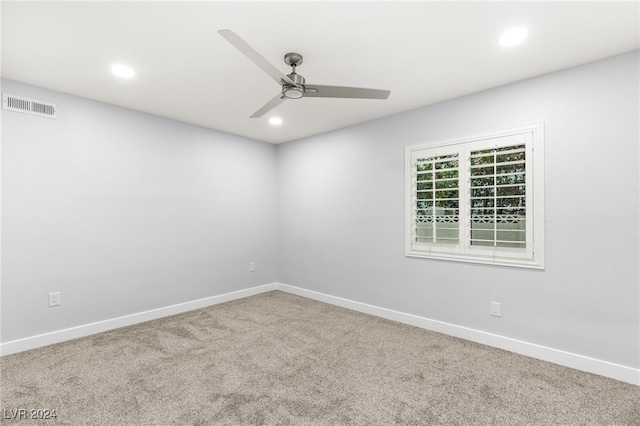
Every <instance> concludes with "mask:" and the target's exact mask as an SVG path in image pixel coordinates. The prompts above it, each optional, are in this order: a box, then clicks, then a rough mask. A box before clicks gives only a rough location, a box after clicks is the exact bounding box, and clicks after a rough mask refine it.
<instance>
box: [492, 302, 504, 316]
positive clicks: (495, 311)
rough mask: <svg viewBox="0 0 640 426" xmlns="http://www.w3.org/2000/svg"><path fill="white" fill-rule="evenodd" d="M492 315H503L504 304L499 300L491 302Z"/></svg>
mask: <svg viewBox="0 0 640 426" xmlns="http://www.w3.org/2000/svg"><path fill="white" fill-rule="evenodd" d="M491 316H494V317H501V316H502V304H501V303H499V302H491Z"/></svg>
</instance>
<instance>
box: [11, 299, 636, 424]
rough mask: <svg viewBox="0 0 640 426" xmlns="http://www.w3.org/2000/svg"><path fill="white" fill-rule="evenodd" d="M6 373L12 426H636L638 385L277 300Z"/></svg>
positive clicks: (158, 324)
mask: <svg viewBox="0 0 640 426" xmlns="http://www.w3.org/2000/svg"><path fill="white" fill-rule="evenodd" d="M0 367H1V370H0V371H1V376H0V378H1V386H2V389H1V393H0V407H1V408H2V411H0V420H1V422H2V423H3V424H30V423H34V424H66V425H176V424H188V425H296V426H297V425H599V426H600V425H640V388H639V387H636V386H633V385H630V384H626V383H622V382H618V381H616V380H612V379H608V378H605V377H600V376H597V375H593V374H589V373H585V372H580V371H577V370H573V369H569V368H565V367H561V366H558V365H554V364H550V363H546V362H543V361H538V360H534V359H531V358H527V357H524V356H520V355H517V354H513V353H510V352H506V351H502V350H499V349H494V348H490V347H487V346H483V345H479V344H476V343H472V342H468V341H465V340H461V339H456V338H453V337H449V336H446V335H442V334H437V333H433V332H429V331H425V330H422V329H419V328H415V327H411V326H407V325H403V324H399V323H396V322H393V321H388V320H384V319H380V318H376V317H373V316H369V315H365V314H361V313H358V312H354V311H350V310H347V309H342V308H338V307H335V306H331V305H327V304H323V303H320V302H315V301H312V300H308V299H305V298H301V297H297V296H293V295H290V294H286V293H282V292H278V291H274V292H270V293H265V294H261V295H258V296H253V297H249V298H246V299H241V300H236V301H233V302H228V303H224V304H220V305H215V306H211V307H208V308H204V309H199V310H195V311H190V312H187V313H183V314H179V315H175V316H171V317H167V318H162V319H159V320H154V321H149V322H146V323H142V324H137V325H134V326H130V327H125V328H121V329H118V330H113V331H108V332H104V333H100V334H96V335H93V336H89V337H85V338H80V339H76V340H72V341H68V342H64V343H60V344H56V345H52V346H48V347H44V348H39V349H35V350H31V351H27V352H22V353H18V354H14V355H9V356H5V357H2V358H0ZM17 409H25V410H26V412H27V416H30V410H38V409H41V410H42V409H49V410H53V409H55V410H56V415H57V417H56V418H55V419H51V420H28V419H27V420H24V419H12V418H10V417H11V416H12V415H15V413H16V411H15V410H17ZM35 413H36V415H37V414H38V412H35ZM40 413H42V412H40ZM8 417H9V418H8Z"/></svg>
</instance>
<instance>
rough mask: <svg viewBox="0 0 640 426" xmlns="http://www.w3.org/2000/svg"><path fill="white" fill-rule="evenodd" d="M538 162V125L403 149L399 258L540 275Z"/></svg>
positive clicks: (541, 171) (540, 176)
mask: <svg viewBox="0 0 640 426" xmlns="http://www.w3.org/2000/svg"><path fill="white" fill-rule="evenodd" d="M534 145H537V147H536V151H535V154H534ZM543 161H544V157H543V134H542V125H536V126H528V127H525V128H519V129H512V130H509V131H504V132H496V133H493V134H490V135H479V136H476V137H472V138H465V139H463V140H459V141H449V142H445V143H442V144H438V145H429V146H422V147H411V148H407V194H406V197H407V219H406V221H407V248H406V254H407V255H408V256H418V257H433V258H440V259H448V260H464V261H471V262H480V263H493V264H504V265H510V266H524V267H533V268H542V267H543V248H544V246H543V240H544V230H543V226H544V217H543V215H544V210H543V207H544V205H543V203H544V198H543V195H544V194H543V193H542V190H543V188H544V168H543ZM536 190H537V191H536Z"/></svg>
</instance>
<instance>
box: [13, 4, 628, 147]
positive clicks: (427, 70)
mask: <svg viewBox="0 0 640 426" xmlns="http://www.w3.org/2000/svg"><path fill="white" fill-rule="evenodd" d="M1 7H2V11H1V12H2V77H3V78H7V79H11V80H16V81H20V82H24V83H29V84H32V85H36V86H41V87H45V88H49V89H53V90H58V91H62V92H66V93H70V94H74V95H78V96H83V97H87V98H92V99H96V100H99V101H103V102H108V103H111V104H115V105H120V106H123V107H127V108H132V109H136V110H140V111H144V112H148V113H151V114H156V115H160V116H164V117H170V118H173V119H177V120H182V121H185V122H188V123H193V124H197V125H200V126H204V127H208V128H213V129H217V130H221V131H225V132H229V133H233V134H237V135H242V136H246V137H249V138H253V139H257V140H262V141H267V142H272V143H280V142H285V141H290V140H295V139H300V138H303V137H306V136H310V135H314V134H319V133H323V132H327V131H330V130H334V129H338V128H341V127H345V126H349V125H353V124H357V123H361V122H364V121H368V120H373V119H377V118H380V117H385V116H389V115H392V114H397V113H399V112H402V111H407V110H410V109H414V108H418V107H420V106H424V105H428V104H432V103H435V102H439V101H443V100H446V99H451V98H454V97H458V96H461V95H465V94H468V93H473V92H477V91H481V90H484V89H488V88H491V87H496V86H499V85H503V84H506V83H510V82H513V81H517V80H522V79H525V78H529V77H533V76H536V75H540V74H544V73H548V72H551V71H555V70H558V69H563V68H567V67H571V66H574V65H578V64H582V63H586V62H590V61H593V60H597V59H600V58H604V57H608V56H613V55H616V54H619V53H623V52H627V51H631V50H634V49H638V47H639V25H640V24H639V19H640V18H639V3H638V2H637V1H631V2H611V1H602V2H575V1H574V2H540V1H536V2H520V1H502V2H482V1H474V2H448V1H438V2H435V1H432V2H416V1H413V2H398V1H394V2H327V1H321V2H302V1H298V2H264V1H258V2H204V1H202V2H183V1H172V2H124V1H114V2H52V1H47V2H7V1H3V2H2V6H1ZM514 26H526V27H527V28H528V30H529V36H528V38H527V39H526V40H525V41H524V42H523V43H522V44H520V45H518V46H514V47H511V48H504V47H502V46H501V45H500V44H499V43H498V39H499V37H500V35H501V33H502V32H503V31H504V30H506V29H508V28H510V27H514ZM219 29H233V30H234V31H235V32H236V33H237V34H238V35H240V37H242V38H243V39H244V40H245V41H246V42H248V43H249V44H250V45H251V46H253V48H254V49H255V50H257V51H258V52H259V53H260V54H261V55H262V56H264V57H265V58H266V59H267V60H269V61H270V62H271V63H273V64H274V65H275V66H276V67H278V69H280V70H281V71H282V72H283V73H285V74H286V73H289V71H290V69H289V68H288V67H287V66H286V65H285V64H284V62H283V60H282V57H283V55H284V54H285V53H287V52H290V51H293V52H298V53H301V54H302V55H303V56H304V63H303V64H302V65H301V66H300V67H299V68H298V73H299V74H301V75H303V76H304V77H305V78H306V79H307V82H308V83H313V84H325V85H338V86H356V87H368V88H376V89H388V90H391V96H390V97H389V99H387V100H360V99H322V98H306V99H300V100H289V101H287V102H285V103H283V104H282V105H280V106H278V107H277V108H276V109H274V110H272V111H271V112H270V113H269V114H266V115H265V116H263V117H262V118H258V119H255V118H254V119H251V118H249V116H250V115H251V114H253V113H254V112H255V111H256V110H257V109H258V108H260V107H261V106H262V105H263V104H265V103H266V102H267V101H269V100H270V99H272V98H273V97H274V96H275V95H276V94H277V93H278V92H279V90H280V87H279V86H278V84H277V83H276V82H274V81H273V80H272V79H271V78H270V77H269V76H268V75H267V74H265V73H264V72H262V71H261V70H260V69H259V68H258V67H257V66H256V65H254V64H253V63H252V62H250V61H249V60H248V59H247V58H246V57H244V56H242V55H241V54H240V53H239V52H238V51H237V50H236V49H235V48H234V47H233V46H232V45H231V44H229V43H228V42H227V41H226V40H224V39H223V38H222V37H221V36H220V35H218V33H217V30H219ZM116 62H122V63H126V64H129V65H130V66H131V67H133V68H134V69H135V71H136V76H135V77H134V78H133V79H131V80H123V79H119V78H117V77H115V76H113V75H112V74H111V72H110V67H111V65H112V64H113V63H116ZM15 95H20V94H19V93H15ZM274 115H277V116H279V117H281V118H282V119H283V121H284V123H283V124H282V125H281V126H280V127H273V126H271V125H269V124H268V118H270V117H271V116H274Z"/></svg>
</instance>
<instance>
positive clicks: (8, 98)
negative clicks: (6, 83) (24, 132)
mask: <svg viewBox="0 0 640 426" xmlns="http://www.w3.org/2000/svg"><path fill="white" fill-rule="evenodd" d="M2 109H6V110H8V111H14V112H21V113H23V114H30V115H37V116H38V117H46V118H53V119H57V118H58V113H57V108H56V104H52V103H47V102H42V101H38V100H36V99H29V98H24V97H22V96H15V95H10V94H8V93H3V94H2Z"/></svg>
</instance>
